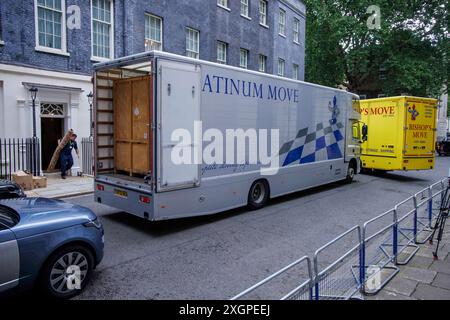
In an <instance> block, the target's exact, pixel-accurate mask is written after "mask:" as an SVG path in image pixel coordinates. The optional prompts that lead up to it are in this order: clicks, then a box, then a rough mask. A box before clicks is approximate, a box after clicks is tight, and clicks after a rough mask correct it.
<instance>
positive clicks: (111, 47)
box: [90, 0, 115, 62]
mask: <svg viewBox="0 0 450 320" xmlns="http://www.w3.org/2000/svg"><path fill="white" fill-rule="evenodd" d="M108 1H110V11H111V22H110V29H109V33H110V34H109V58H105V57H98V56H95V55H94V6H93V0H90V2H91V60H92V61H95V62H102V61H109V60H112V59H114V56H115V51H114V36H115V32H114V9H115V6H114V0H108ZM98 21H99V22H101V23H105V24H106V22H104V21H100V20H98Z"/></svg>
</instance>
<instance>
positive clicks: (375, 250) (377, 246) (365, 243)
mask: <svg viewBox="0 0 450 320" xmlns="http://www.w3.org/2000/svg"><path fill="white" fill-rule="evenodd" d="M385 220H386V221H389V222H388V225H387V226H385V227H383V228H382V229H381V230H379V229H377V230H378V231H375V232H370V231H371V227H372V225H375V224H377V223H380V222H381V223H382V222H385ZM397 228H398V225H397V213H396V211H395V209H392V210H389V211H387V212H385V213H383V214H381V215H379V216H377V217H375V218H373V219H371V220H369V221H367V222H366V223H365V224H364V227H363V231H362V239H363V240H362V253H361V283H362V284H363V285H362V292H363V293H364V294H367V295H373V294H376V293H378V292H379V291H380V290H381V289H382V288H383V287H384V286H385V285H386V284H387V283H388V282H389V281H391V280H392V278H394V277H395V275H396V274H397V273H398V272H399V271H400V269H399V268H398V267H397V266H396V265H395V259H396V257H397V245H396V243H397V235H398V233H397ZM369 233H370V234H369Z"/></svg>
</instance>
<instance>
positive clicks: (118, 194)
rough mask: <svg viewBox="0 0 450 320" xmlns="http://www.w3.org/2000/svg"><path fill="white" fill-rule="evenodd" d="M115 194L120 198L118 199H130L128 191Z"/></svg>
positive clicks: (119, 191) (117, 191) (118, 191)
mask: <svg viewBox="0 0 450 320" xmlns="http://www.w3.org/2000/svg"><path fill="white" fill-rule="evenodd" d="M114 194H115V195H116V196H118V197H120V198H125V199H127V198H128V192H126V191H123V190H117V189H116V190H114Z"/></svg>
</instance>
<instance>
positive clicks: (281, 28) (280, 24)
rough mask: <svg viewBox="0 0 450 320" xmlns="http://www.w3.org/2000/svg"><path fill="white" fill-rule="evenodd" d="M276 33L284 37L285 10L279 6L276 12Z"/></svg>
mask: <svg viewBox="0 0 450 320" xmlns="http://www.w3.org/2000/svg"><path fill="white" fill-rule="evenodd" d="M282 13H283V15H284V18H283V23H281V22H282V20H281V16H282V15H281V14H282ZM278 34H279V35H280V36H282V37H284V38H286V10H284V9H282V8H280V10H279V12H278Z"/></svg>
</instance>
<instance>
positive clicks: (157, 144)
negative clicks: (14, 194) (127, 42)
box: [94, 51, 363, 221]
mask: <svg viewBox="0 0 450 320" xmlns="http://www.w3.org/2000/svg"><path fill="white" fill-rule="evenodd" d="M94 91H95V93H94V126H95V130H94V131H95V134H94V149H95V150H94V154H95V156H94V157H95V159H94V172H95V198H96V201H98V202H100V203H103V204H106V205H109V206H111V207H115V208H118V209H121V210H124V211H125V212H128V213H131V214H134V215H136V216H139V217H142V218H144V219H147V220H151V221H158V220H167V219H177V218H184V217H192V216H200V215H209V214H214V213H218V212H222V211H226V210H229V209H233V208H237V207H242V206H246V205H248V206H249V207H251V208H252V209H259V208H261V207H263V206H264V205H266V204H267V201H268V200H269V199H270V198H275V197H279V196H282V195H286V194H289V193H293V192H297V191H301V190H305V189H309V188H312V187H316V186H320V185H324V184H328V183H331V182H335V181H340V180H348V181H352V180H353V177H354V175H355V174H356V173H357V172H359V163H360V161H359V156H360V143H361V141H362V140H363V137H361V130H360V128H361V125H360V114H359V113H358V110H359V106H358V102H359V97H358V96H356V95H353V94H351V93H348V92H345V91H341V90H338V89H333V88H327V87H323V86H319V85H314V84H309V83H305V82H300V81H296V80H290V79H287V78H281V77H277V76H273V75H269V74H264V73H259V72H254V71H250V70H245V69H241V68H236V67H231V66H226V65H221V64H216V63H211V62H206V61H201V60H194V59H190V58H186V57H182V56H178V55H173V54H169V53H163V52H156V51H155V52H146V53H142V54H138V55H134V56H130V57H125V58H120V59H117V60H113V61H109V62H105V63H100V64H96V65H95V66H94ZM189 139H191V140H189Z"/></svg>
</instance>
